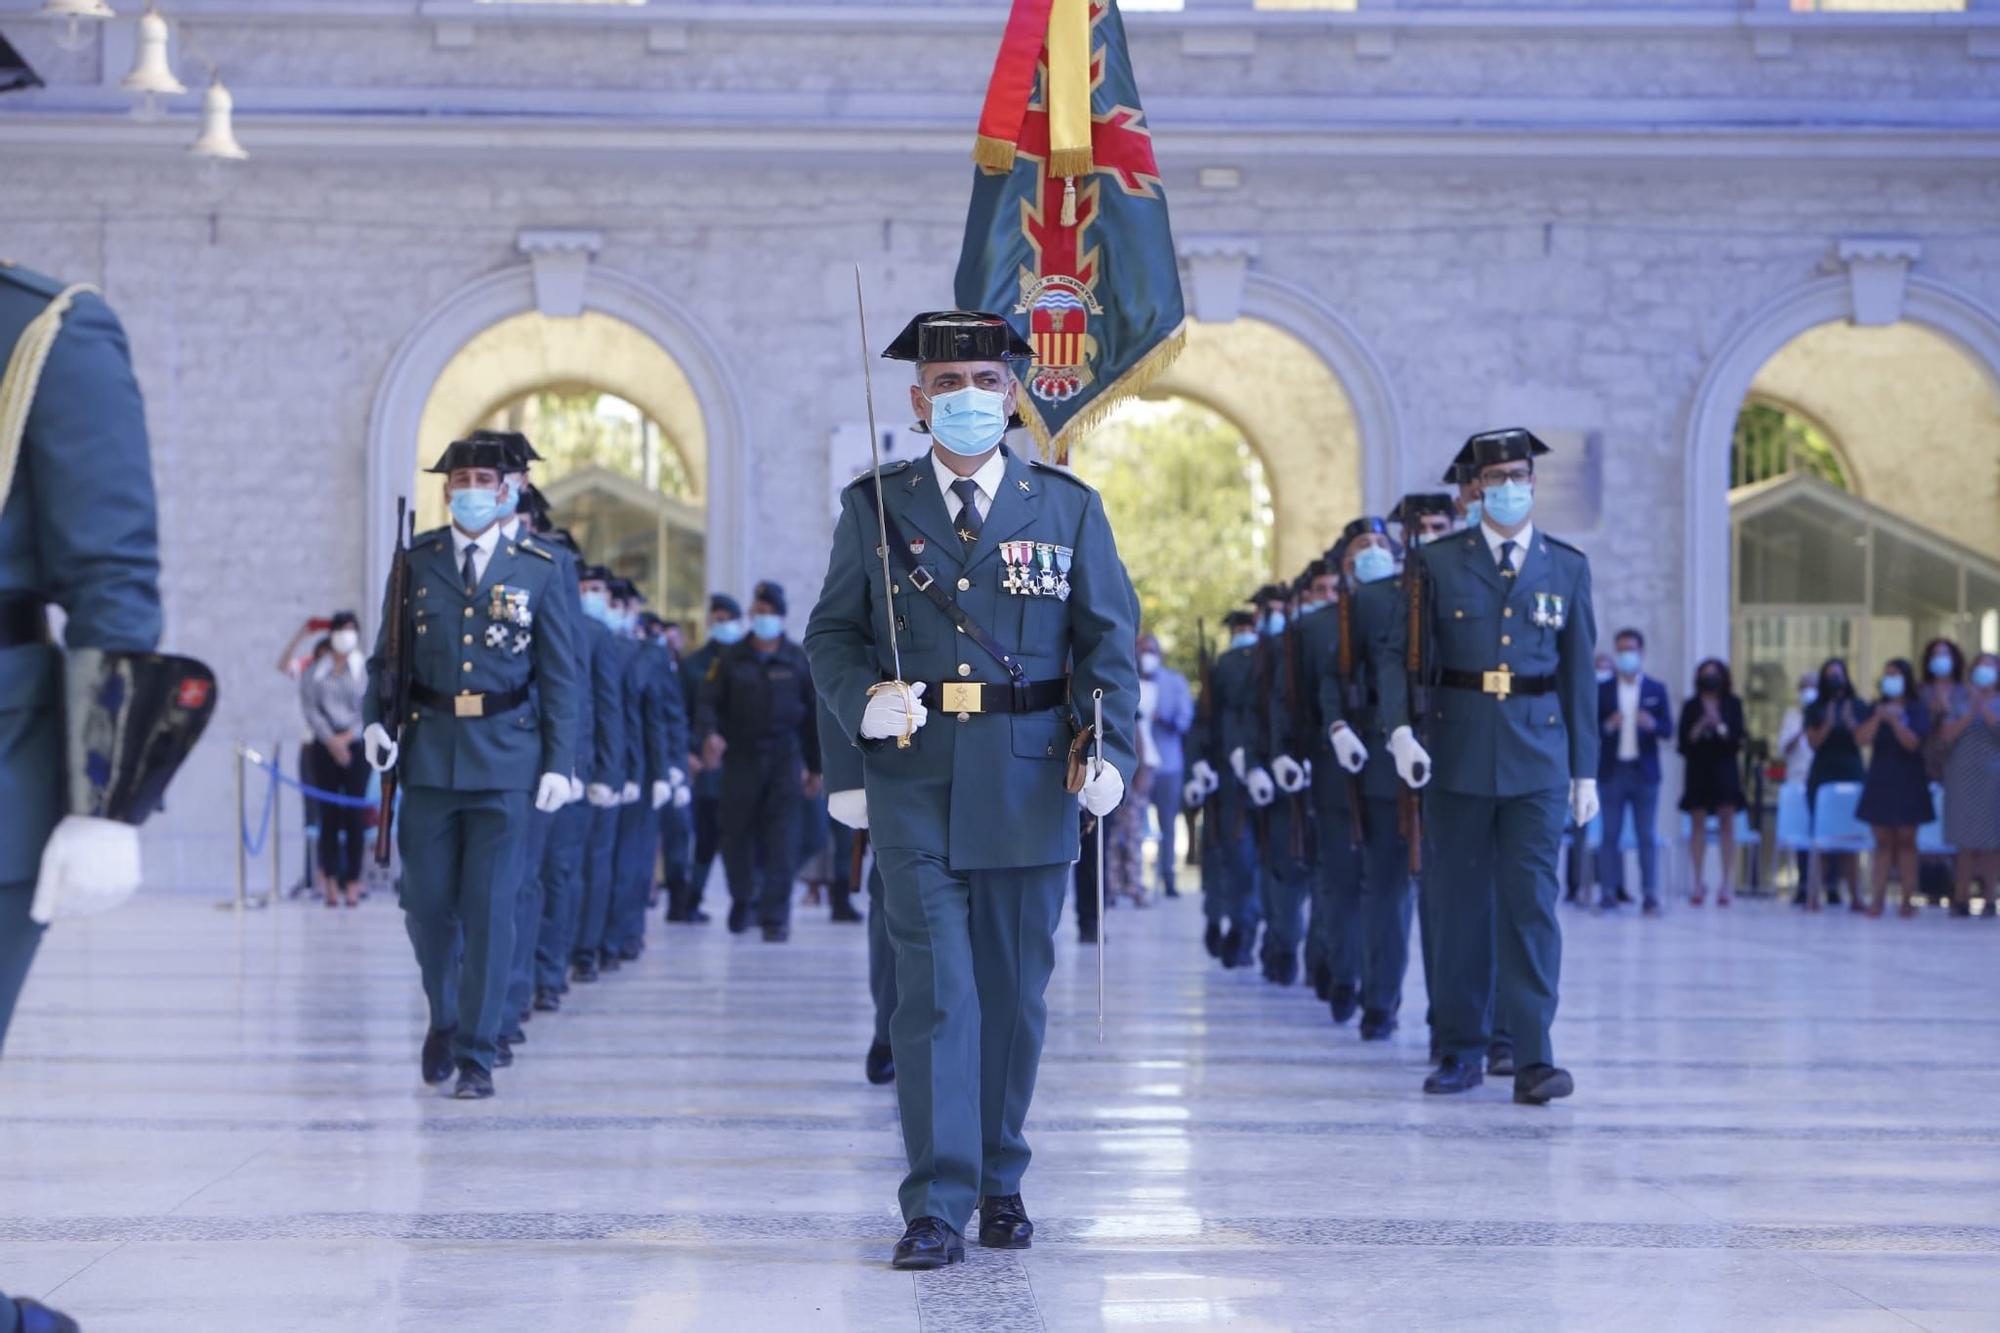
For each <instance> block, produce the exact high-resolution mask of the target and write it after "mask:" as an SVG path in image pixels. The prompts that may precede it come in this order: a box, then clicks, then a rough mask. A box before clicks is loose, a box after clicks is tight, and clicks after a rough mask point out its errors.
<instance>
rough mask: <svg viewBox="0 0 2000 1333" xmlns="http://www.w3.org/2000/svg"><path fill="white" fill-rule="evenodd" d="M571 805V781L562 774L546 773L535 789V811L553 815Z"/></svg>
mask: <svg viewBox="0 0 2000 1333" xmlns="http://www.w3.org/2000/svg"><path fill="white" fill-rule="evenodd" d="M568 804H569V779H568V778H566V777H564V776H563V775H562V774H560V773H544V774H542V781H541V784H540V785H539V786H537V787H536V788H535V809H537V810H539V811H541V812H542V813H543V814H545V815H552V814H554V813H555V812H556V811H558V810H560V809H562V808H563V807H564V806H566V805H568Z"/></svg>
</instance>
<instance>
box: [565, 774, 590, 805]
mask: <svg viewBox="0 0 2000 1333" xmlns="http://www.w3.org/2000/svg"><path fill="white" fill-rule="evenodd" d="M586 791H588V787H587V786H586V784H585V783H584V780H583V779H582V778H578V777H572V778H571V779H570V780H569V803H570V804H571V805H575V804H576V803H577V802H578V801H580V800H582V799H583V798H584V794H585V793H586Z"/></svg>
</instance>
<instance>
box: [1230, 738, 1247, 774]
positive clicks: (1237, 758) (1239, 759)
mask: <svg viewBox="0 0 2000 1333" xmlns="http://www.w3.org/2000/svg"><path fill="white" fill-rule="evenodd" d="M1243 769H1244V765H1243V747H1242V746H1240V745H1239V746H1237V747H1236V748H1235V749H1233V750H1231V751H1230V752H1229V771H1230V772H1231V773H1234V774H1235V775H1236V780H1237V781H1238V782H1241V781H1243V777H1244V771H1243Z"/></svg>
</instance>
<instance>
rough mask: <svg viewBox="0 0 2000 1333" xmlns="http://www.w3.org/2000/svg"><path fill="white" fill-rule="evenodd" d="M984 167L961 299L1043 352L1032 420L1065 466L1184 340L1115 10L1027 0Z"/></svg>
mask: <svg viewBox="0 0 2000 1333" xmlns="http://www.w3.org/2000/svg"><path fill="white" fill-rule="evenodd" d="M973 160H974V162H976V163H977V164H978V166H977V174H976V175H975V177H974V179H973V186H972V205H971V208H970V210H969V212H968V214H967V217H966V223H965V242H964V246H963V248H962V249H961V250H960V252H959V258H958V279H957V284H956V286H957V291H956V296H957V300H958V304H959V305H960V306H961V307H963V308H965V309H969V310H991V311H995V312H997V313H1000V314H1002V315H1005V316H1006V318H1007V319H1008V320H1009V321H1011V322H1012V323H1013V325H1014V327H1015V329H1016V330H1017V331H1018V332H1019V333H1020V334H1021V336H1022V337H1023V338H1025V339H1026V340H1027V341H1028V343H1029V345H1030V346H1032V347H1033V348H1034V352H1035V359H1034V362H1033V364H1032V366H1031V367H1030V369H1029V370H1028V372H1027V374H1026V375H1024V376H1023V378H1022V384H1021V388H1022V392H1021V395H1020V405H1021V416H1022V418H1023V420H1025V421H1026V423H1027V425H1028V429H1029V430H1030V431H1031V432H1032V433H1033V434H1034V436H1035V440H1036V443H1037V444H1039V445H1040V446H1041V449H1042V452H1043V453H1044V455H1046V456H1047V457H1049V458H1052V459H1054V460H1056V461H1058V462H1065V461H1067V460H1068V455H1069V446H1070V444H1071V442H1072V441H1074V440H1075V439H1077V438H1078V437H1080V436H1081V435H1083V434H1084V433H1085V432H1087V431H1089V430H1090V428H1091V427H1092V426H1094V425H1096V424H1097V422H1098V421H1100V420H1102V418H1103V417H1104V414H1105V413H1107V412H1108V411H1110V410H1111V408H1112V407H1113V406H1115V405H1116V404H1117V402H1118V401H1119V400H1120V399H1121V398H1124V397H1126V396H1128V395H1130V394H1132V393H1136V392H1137V391H1138V390H1140V389H1142V388H1144V387H1145V385H1146V384H1147V382H1149V381H1150V380H1152V379H1153V378H1154V377H1155V376H1157V375H1158V374H1159V373H1160V372H1161V371H1162V370H1164V369H1165V368H1166V367H1167V365H1168V363H1170V362H1171V361H1172V360H1173V359H1174V357H1175V355H1176V354H1178V353H1179V351H1180V349H1181V346H1182V344H1183V342H1184V341H1185V340H1186V336H1187V329H1186V308H1185V306H1184V304H1183V302H1182V299H1181V283H1180V267H1179V262H1178V259H1177V256H1176V255H1175V252H1174V242H1173V233H1172V229H1171V228H1170V227H1169V225H1168V221H1167V199H1166V191H1165V189H1164V188H1163V187H1162V185H1161V182H1160V172H1159V167H1158V166H1157V165H1156V164H1155V162H1154V159H1153V137H1152V131H1151V130H1150V129H1148V128H1147V126H1146V113H1145V111H1144V110H1143V109H1142V108H1141V107H1140V105H1139V90H1138V87H1137V85H1136V84H1135V83H1134V81H1133V77H1132V61H1131V56H1130V54H1129V52H1128V51H1127V49H1126V45H1125V27H1124V23H1123V21H1122V20H1121V19H1120V17H1119V14H1118V7H1117V4H1116V0H1014V6H1013V10H1012V12H1011V14H1010V15H1009V17H1008V21H1007V31H1006V34H1005V36H1004V37H1003V38H1002V39H1001V46H1000V55H999V58H998V59H997V60H996V61H995V63H994V69H993V79H992V82H991V84H990V85H989V87H988V90H987V95H986V104H985V108H984V110H983V111H982V112H981V114H980V122H979V138H978V140H977V142H976V143H975V145H974V148H973Z"/></svg>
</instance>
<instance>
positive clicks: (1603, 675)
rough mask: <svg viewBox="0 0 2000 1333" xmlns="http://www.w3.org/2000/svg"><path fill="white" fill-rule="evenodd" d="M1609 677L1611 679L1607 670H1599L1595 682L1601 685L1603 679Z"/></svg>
mask: <svg viewBox="0 0 2000 1333" xmlns="http://www.w3.org/2000/svg"><path fill="white" fill-rule="evenodd" d="M1610 679H1611V673H1610V672H1609V671H1600V672H1598V673H1597V683H1598V684H1599V685H1602V684H1603V683H1604V682H1605V681H1607V680H1610Z"/></svg>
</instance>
